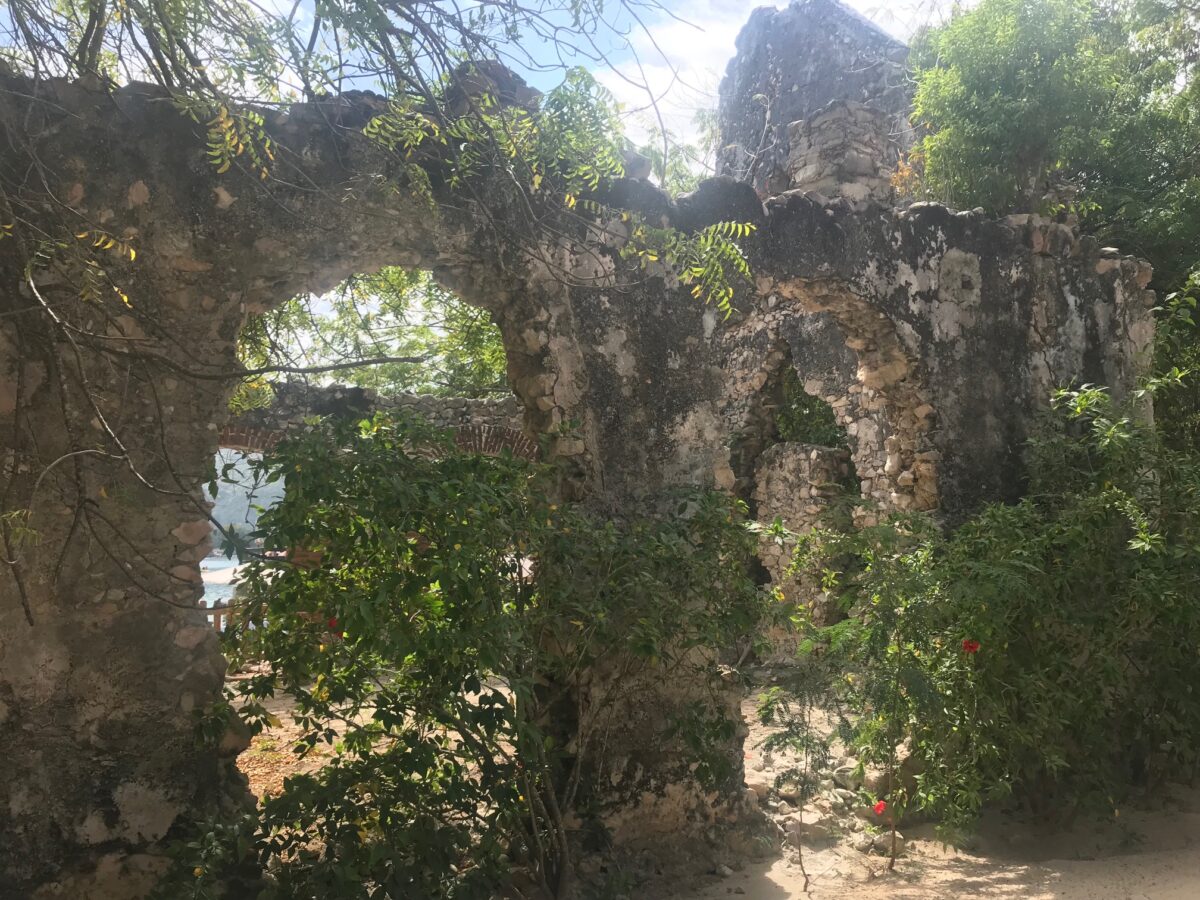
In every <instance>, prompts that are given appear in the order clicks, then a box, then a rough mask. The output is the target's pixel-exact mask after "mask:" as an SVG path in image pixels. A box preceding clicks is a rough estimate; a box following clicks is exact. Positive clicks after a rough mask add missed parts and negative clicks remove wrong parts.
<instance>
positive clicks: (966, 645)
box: [962, 638, 979, 653]
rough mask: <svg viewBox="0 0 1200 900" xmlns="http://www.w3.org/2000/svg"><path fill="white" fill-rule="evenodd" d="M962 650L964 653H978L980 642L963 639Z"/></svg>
mask: <svg viewBox="0 0 1200 900" xmlns="http://www.w3.org/2000/svg"><path fill="white" fill-rule="evenodd" d="M962 648H963V653H978V652H979V641H973V640H971V639H970V638H963V642H962Z"/></svg>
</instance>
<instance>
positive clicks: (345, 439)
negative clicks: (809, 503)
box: [180, 418, 765, 900]
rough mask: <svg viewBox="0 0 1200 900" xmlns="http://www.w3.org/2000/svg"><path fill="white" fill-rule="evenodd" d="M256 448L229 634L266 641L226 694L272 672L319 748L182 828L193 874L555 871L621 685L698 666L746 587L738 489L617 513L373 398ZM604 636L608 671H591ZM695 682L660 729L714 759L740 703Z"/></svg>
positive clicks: (375, 894)
mask: <svg viewBox="0 0 1200 900" xmlns="http://www.w3.org/2000/svg"><path fill="white" fill-rule="evenodd" d="M261 467H262V468H263V470H264V473H265V474H266V475H267V477H270V478H282V479H284V481H285V483H286V487H287V491H286V493H285V496H284V498H283V500H282V501H281V502H280V503H279V504H278V505H277V506H275V507H274V508H272V509H271V510H269V511H267V512H265V513H264V514H263V516H262V518H261V519H260V520H259V528H260V536H261V538H262V540H263V543H264V547H265V549H266V550H267V551H268V553H269V552H270V551H279V552H281V553H289V552H290V553H291V559H290V561H289V560H285V559H283V558H279V557H272V556H270V555H267V556H264V557H262V558H259V559H256V560H255V561H253V562H252V563H251V564H250V566H249V569H248V574H247V576H246V578H245V584H244V586H243V587H242V589H241V592H240V596H241V597H242V598H243V601H244V603H245V608H244V614H243V615H242V616H241V618H240V620H239V622H238V623H237V626H236V629H235V632H234V634H233V638H232V647H231V651H232V653H233V654H234V657H235V659H252V660H261V661H264V662H265V663H266V666H267V671H266V672H264V673H262V674H259V675H255V676H254V677H252V678H250V679H248V680H247V681H246V682H245V683H244V687H243V696H244V699H249V700H252V701H256V702H257V701H259V700H261V699H263V698H265V697H269V696H271V695H273V694H276V693H279V692H282V693H285V694H286V695H287V696H289V697H291V698H292V699H293V700H294V702H295V704H296V713H295V716H296V721H297V723H298V724H299V726H300V728H301V731H302V735H301V738H300V742H299V745H300V752H306V751H307V750H308V749H311V748H312V747H315V746H317V745H319V744H329V745H332V747H333V748H334V757H333V760H332V762H331V763H330V764H329V765H327V766H326V767H325V768H323V769H321V770H320V771H319V772H317V773H316V774H313V775H302V776H295V777H293V778H290V779H289V780H288V781H287V783H286V785H285V788H284V791H283V792H282V794H280V795H279V796H275V797H270V798H268V799H267V800H266V801H265V802H264V803H263V804H262V806H261V809H260V815H259V816H258V817H257V818H256V819H250V820H246V821H244V822H243V824H242V826H241V827H240V828H238V829H237V831H236V835H231V834H229V833H227V832H217V831H213V830H212V829H208V830H205V829H201V832H202V833H201V834H200V835H199V836H198V837H196V838H194V839H190V840H189V841H188V842H187V843H188V844H189V845H194V846H192V852H188V848H187V846H185V847H184V848H183V851H182V855H181V860H180V861H181V872H182V875H183V877H184V880H185V881H186V882H187V883H189V884H190V885H192V886H193V887H195V888H196V890H199V889H200V886H204V885H211V884H215V883H217V882H219V881H220V880H222V879H223V878H224V877H225V876H227V875H228V874H229V872H230V871H232V870H233V869H234V868H237V867H238V866H244V865H245V864H246V863H247V861H248V860H252V861H256V862H257V863H258V865H259V866H261V867H262V868H263V869H264V870H266V871H268V872H269V873H270V874H269V877H268V879H267V883H266V888H265V892H264V893H262V894H261V895H260V896H262V897H267V898H270V897H279V898H283V897H287V898H314V900H315V898H326V897H340V898H358V897H361V898H409V897H421V898H439V897H444V898H475V897H480V898H482V897H490V896H493V895H494V894H495V892H496V890H497V889H498V887H499V886H501V885H502V884H504V883H505V881H506V879H508V878H509V873H510V870H512V869H514V868H518V869H523V870H524V871H525V872H526V873H527V875H528V876H529V877H531V878H532V879H533V880H534V882H535V883H538V884H542V885H546V886H548V887H550V888H551V889H553V888H554V887H555V886H556V885H557V884H558V879H559V875H560V873H561V872H563V871H564V870H565V869H566V868H567V867H569V865H570V859H571V846H570V836H569V835H568V832H567V826H566V824H565V821H566V816H567V814H568V812H569V811H576V812H580V811H585V810H586V809H588V808H590V807H591V804H592V803H593V802H595V801H596V800H598V799H599V798H593V797H590V796H588V793H587V784H588V783H589V782H588V779H587V778H586V777H585V776H586V773H588V772H590V771H592V770H593V769H594V768H595V767H599V766H602V765H603V764H604V762H605V758H604V752H605V750H604V747H605V741H604V740H603V734H604V728H606V727H609V726H607V725H605V721H606V717H608V716H610V715H611V714H612V713H613V711H614V708H615V709H619V708H620V707H619V704H620V703H621V702H622V698H623V696H624V695H623V693H622V689H621V688H622V685H623V684H625V683H626V682H627V680H636V679H646V678H649V679H661V678H663V677H667V673H668V672H669V673H671V675H670V677H671V678H673V679H679V678H696V679H697V684H698V685H703V684H704V680H705V678H715V677H716V675H717V673H716V672H715V671H713V668H714V667H712V666H710V665H709V664H707V663H705V662H704V660H705V659H706V658H708V657H709V653H710V652H711V650H713V649H715V648H717V647H720V646H723V645H725V643H726V642H727V641H728V640H729V639H730V637H731V636H734V635H737V634H743V633H748V632H750V631H752V630H753V628H754V625H755V623H756V621H757V618H758V616H759V615H760V613H761V611H762V609H763V607H764V604H765V598H764V597H763V595H762V593H761V591H760V590H759V589H758V588H757V587H755V586H754V584H753V583H752V581H751V580H750V579H749V577H748V576H747V575H746V574H745V572H746V563H747V561H748V559H749V558H750V555H751V554H752V553H753V548H754V538H753V535H752V534H751V533H750V532H749V531H748V529H747V528H746V527H745V525H744V524H743V523H742V521H741V516H742V514H743V510H742V508H741V506H740V504H738V503H737V502H736V501H733V500H731V499H730V498H728V497H726V496H722V495H719V494H706V493H688V494H680V495H678V496H675V497H673V498H670V502H669V505H665V506H664V507H663V508H664V514H663V515H662V516H661V517H658V518H636V519H622V520H612V519H609V518H604V517H600V516H597V515H596V514H595V513H593V512H591V511H589V510H587V509H585V508H583V507H581V506H577V505H573V504H565V503H557V502H554V501H553V499H552V494H551V492H550V490H549V488H550V486H551V484H552V483H553V478H552V476H553V472H552V471H551V470H549V469H547V468H544V467H540V466H536V465H532V464H530V463H527V462H524V461H521V460H517V459H513V458H510V457H503V458H499V459H488V458H482V457H478V456H473V455H467V454H463V453H461V452H459V451H457V450H455V449H454V447H453V445H452V443H451V442H450V441H449V439H448V438H447V437H445V436H444V435H442V434H440V433H438V432H433V431H430V430H428V429H427V428H425V427H423V426H421V425H419V424H418V423H413V422H404V423H401V422H397V421H393V420H388V419H383V418H377V419H375V420H372V421H364V422H362V423H358V424H353V425H350V424H338V425H333V424H328V425H319V426H316V427H314V429H313V430H312V431H311V432H310V433H308V434H306V435H304V436H301V437H297V438H295V439H292V440H290V441H288V442H286V443H285V444H283V445H281V446H280V447H279V448H278V449H277V450H276V451H275V452H273V453H272V454H271V455H270V457H269V458H267V459H264V461H263V462H262V464H261ZM664 503H666V500H664ZM698 650H699V651H704V652H700V653H697V651H698ZM602 661H603V663H604V665H605V666H608V667H610V668H608V669H607V671H609V672H610V676H608V677H611V678H613V679H615V680H614V681H613V683H612V684H610V685H609V687H608V688H607V689H605V690H597V682H596V681H595V677H596V674H595V673H596V672H597V671H599V670H598V668H597V666H598V664H600V663H601V662H602ZM589 685H590V687H588V686H589ZM704 697H705V692H704V691H703V690H698V691H697V700H696V706H695V708H694V709H693V710H692V711H691V714H690V715H688V716H685V717H681V719H680V721H676V722H667V721H664V722H662V723H661V724H662V727H663V729H664V731H663V735H662V738H661V739H662V740H663V741H664V742H667V741H680V742H682V743H683V746H686V747H690V748H693V751H694V753H695V756H694V757H693V758H694V759H695V760H696V761H697V762H698V763H700V767H699V768H698V769H697V772H696V774H697V776H698V777H701V778H704V777H706V776H707V777H711V778H719V777H723V776H724V777H727V776H728V771H724V770H722V769H721V768H720V767H719V766H716V765H715V764H714V763H713V760H714V759H715V758H716V756H717V755H716V754H713V753H712V752H711V747H712V746H713V741H714V740H717V739H726V740H727V739H728V738H729V735H730V734H731V732H732V729H733V727H734V726H733V723H730V722H727V721H725V719H724V713H723V712H722V710H720V709H718V708H716V707H713V708H711V709H710V708H709V704H708V702H707V701H706V700H705V699H704ZM585 698H586V699H585ZM614 704H616V706H615V707H614ZM251 708H252V709H254V707H251ZM563 709H569V710H570V711H571V713H570V716H569V717H567V719H569V720H570V733H569V735H568V733H567V732H565V731H563V730H562V729H563V728H565V727H567V724H566V723H567V719H564V718H563V712H562V711H563ZM568 736H570V737H571V738H573V739H572V740H571V741H570V742H569V743H568V740H567V738H568ZM726 768H727V767H726ZM584 815H585V816H586V812H584ZM214 836H215V837H214ZM216 839H220V840H217V843H218V844H219V847H214V840H216ZM231 841H233V842H234V843H235V844H236V843H238V842H240V845H241V847H242V851H241V852H240V853H239V852H236V850H231V849H230V842H231ZM221 848H223V849H221ZM210 861H215V863H216V864H215V865H210ZM196 896H203V895H202V894H196Z"/></svg>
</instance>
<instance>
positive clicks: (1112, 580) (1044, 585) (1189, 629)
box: [801, 378, 1200, 829]
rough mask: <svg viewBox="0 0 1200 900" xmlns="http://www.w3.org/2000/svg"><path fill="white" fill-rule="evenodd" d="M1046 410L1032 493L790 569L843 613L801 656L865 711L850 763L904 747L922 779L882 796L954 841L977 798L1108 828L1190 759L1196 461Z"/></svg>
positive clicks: (1070, 399) (1114, 410) (1099, 403)
mask: <svg viewBox="0 0 1200 900" xmlns="http://www.w3.org/2000/svg"><path fill="white" fill-rule="evenodd" d="M1177 382H1178V378H1171V379H1166V380H1164V382H1163V383H1160V384H1156V385H1153V388H1154V390H1155V391H1162V390H1168V389H1175V388H1177V387H1178V383H1177ZM1056 410H1057V414H1056V416H1055V417H1054V419H1053V420H1052V422H1050V423H1049V424H1048V426H1047V431H1046V433H1045V434H1044V435H1043V436H1042V437H1040V438H1039V439H1037V440H1036V441H1034V442H1033V443H1032V445H1031V448H1030V452H1031V462H1032V472H1033V483H1032V485H1031V492H1030V496H1029V497H1028V498H1027V499H1025V500H1023V501H1021V502H1020V503H1018V504H1016V505H1013V506H1004V505H999V504H996V505H991V506H988V507H986V508H985V509H983V510H982V511H981V512H980V513H979V514H978V515H976V516H975V517H973V518H972V519H970V520H969V521H967V522H966V523H964V524H963V525H962V526H960V527H958V528H957V529H955V530H953V531H952V532H950V533H948V534H947V533H944V532H942V531H941V530H940V529H939V528H938V527H937V526H936V525H935V524H934V523H933V522H932V521H931V520H929V519H928V518H927V517H924V516H914V515H908V516H902V517H898V518H896V519H893V520H892V521H890V522H887V523H885V524H882V525H878V526H874V527H869V528H864V529H862V530H861V531H859V532H857V533H838V532H819V533H817V534H815V535H814V536H812V537H810V538H807V539H806V545H805V546H806V549H805V551H804V553H803V555H802V557H801V561H802V563H803V564H804V565H808V566H815V567H816V568H818V569H821V570H823V576H824V582H825V585H826V586H827V588H828V589H829V590H831V591H832V592H834V595H835V596H836V597H837V598H838V599H839V602H840V603H841V604H842V605H843V607H844V608H845V610H846V611H847V612H848V613H849V618H847V619H846V620H844V621H842V622H839V623H837V624H836V625H833V626H829V627H827V628H821V629H815V628H807V629H806V631H807V643H806V644H805V645H804V651H805V652H806V653H807V654H810V655H814V656H815V658H816V659H818V660H819V661H820V662H821V663H822V664H823V665H825V666H827V667H829V668H830V669H832V670H833V671H835V672H838V673H839V675H838V676H837V678H835V679H831V681H830V690H831V691H832V692H833V694H834V696H836V697H837V698H838V699H839V700H842V701H845V703H846V705H847V706H848V707H849V708H851V709H854V710H856V711H859V712H861V718H859V719H858V720H857V721H856V722H855V725H854V742H855V743H856V745H857V747H858V749H859V751H860V753H861V755H862V758H863V759H864V760H866V761H867V762H870V763H875V764H878V765H881V766H884V767H885V768H887V767H894V765H895V762H896V756H895V754H896V748H897V746H898V745H899V744H900V743H901V742H902V741H905V740H907V741H910V742H911V747H912V753H913V755H914V756H915V758H916V761H917V762H918V763H919V766H918V769H919V770H920V771H921V772H922V774H921V775H919V776H918V777H917V780H916V787H915V789H913V790H912V791H911V793H910V791H909V789H908V788H906V787H904V786H903V784H902V782H901V780H900V779H897V780H896V782H895V788H894V790H893V792H892V795H891V796H890V797H889V798H888V800H889V802H890V803H892V804H893V805H894V806H895V807H896V808H897V810H898V811H900V812H903V811H904V810H905V809H906V808H908V809H911V808H913V807H917V808H920V809H923V810H927V811H929V812H932V813H933V814H935V815H936V816H937V817H938V818H939V819H940V821H941V822H942V824H943V825H944V826H945V827H947V828H950V829H959V828H964V827H969V825H970V824H971V823H972V822H973V821H974V819H975V817H976V815H977V814H978V812H979V809H980V807H981V805H982V804H984V803H986V802H990V801H1010V800H1011V801H1015V802H1019V803H1021V804H1024V805H1025V806H1026V807H1028V808H1030V809H1032V810H1033V811H1035V812H1038V813H1041V814H1046V815H1051V816H1067V815H1069V814H1070V813H1071V812H1073V811H1074V810H1076V809H1087V810H1092V811H1107V812H1108V813H1110V814H1112V815H1116V814H1117V812H1118V809H1119V805H1120V804H1121V803H1122V802H1123V800H1124V799H1126V797H1127V795H1128V793H1129V791H1130V790H1131V786H1133V785H1136V784H1138V783H1141V784H1154V783H1156V782H1157V780H1158V779H1161V778H1163V777H1166V776H1170V775H1179V774H1186V773H1187V772H1189V771H1194V768H1195V766H1196V764H1197V762H1198V758H1197V754H1196V750H1195V747H1196V738H1197V735H1200V689H1198V688H1197V685H1200V654H1198V653H1197V647H1200V583H1198V582H1197V580H1196V578H1195V572H1196V571H1197V566H1200V462H1198V461H1197V459H1196V457H1195V456H1194V455H1191V456H1189V455H1185V454H1180V453H1178V452H1175V451H1172V450H1170V449H1168V448H1166V447H1164V446H1163V445H1162V444H1161V442H1160V441H1159V440H1158V438H1157V436H1156V435H1155V433H1154V431H1153V430H1152V429H1151V428H1148V427H1146V426H1145V425H1144V424H1143V423H1142V422H1141V420H1140V418H1139V416H1138V415H1137V414H1136V413H1135V412H1133V411H1132V410H1131V409H1128V408H1126V407H1124V406H1121V405H1118V404H1116V403H1114V402H1113V400H1112V399H1111V397H1109V395H1108V394H1107V393H1105V392H1104V391H1103V390H1101V389H1098V388H1093V387H1086V386H1085V387H1083V388H1080V389H1078V390H1075V391H1070V392H1064V393H1062V394H1060V395H1059V396H1058V398H1057V399H1056Z"/></svg>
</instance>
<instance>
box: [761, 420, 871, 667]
mask: <svg viewBox="0 0 1200 900" xmlns="http://www.w3.org/2000/svg"><path fill="white" fill-rule="evenodd" d="M852 472H853V467H852V466H851V465H850V454H849V453H848V452H847V451H846V450H842V449H839V448H834V447H819V446H816V445H813V444H797V443H782V444H776V445H774V446H773V447H770V448H768V449H767V450H766V451H764V452H763V454H762V455H761V456H760V457H759V459H758V467H757V468H756V469H755V473H754V508H755V514H756V516H757V518H758V521H759V522H762V523H763V524H764V525H769V524H770V523H772V522H774V521H775V520H776V519H778V520H779V521H781V522H783V523H785V524H786V525H787V529H788V532H790V533H792V534H797V535H803V534H807V533H809V532H810V531H812V530H813V529H814V528H816V527H817V526H818V525H825V526H826V527H829V526H830V525H831V524H832V523H831V522H830V521H829V517H830V506H831V504H834V503H838V502H844V501H846V500H847V499H849V495H850V491H849V488H850V486H851V482H852V478H851V473H852ZM795 551H796V540H795V539H793V538H791V537H780V536H774V535H771V534H769V533H768V534H764V535H762V536H761V537H760V539H759V558H760V559H761V560H762V563H763V566H764V567H765V568H766V570H767V572H768V573H769V574H770V576H771V584H772V585H773V586H774V587H776V588H778V589H779V591H780V592H781V593H782V594H783V598H784V600H786V601H789V602H791V603H805V604H808V605H810V606H811V607H812V611H813V618H814V621H816V622H817V624H829V623H830V622H831V621H832V620H833V611H832V610H830V609H828V608H827V606H826V604H825V603H824V597H823V595H822V594H821V590H820V585H819V584H812V583H808V582H807V581H806V580H805V579H803V578H801V577H798V576H797V575H795V574H792V572H791V571H790V570H791V568H792V558H793V556H794V554H795ZM767 638H768V640H769V641H770V642H771V643H772V644H773V645H774V650H775V655H777V656H784V657H785V658H788V659H790V658H791V657H793V656H794V654H795V641H794V638H793V637H792V635H791V634H790V633H780V632H778V631H774V632H771V633H768V635H767Z"/></svg>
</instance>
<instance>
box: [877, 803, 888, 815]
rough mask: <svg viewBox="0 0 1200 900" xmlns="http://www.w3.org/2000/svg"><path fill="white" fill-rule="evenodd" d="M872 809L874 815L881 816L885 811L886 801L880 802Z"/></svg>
mask: <svg viewBox="0 0 1200 900" xmlns="http://www.w3.org/2000/svg"><path fill="white" fill-rule="evenodd" d="M874 809H875V815H877V816H882V815H883V814H884V813H885V812H886V811H887V801H886V800H880V801H879V802H878V803H876V804H875V807H874Z"/></svg>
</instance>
